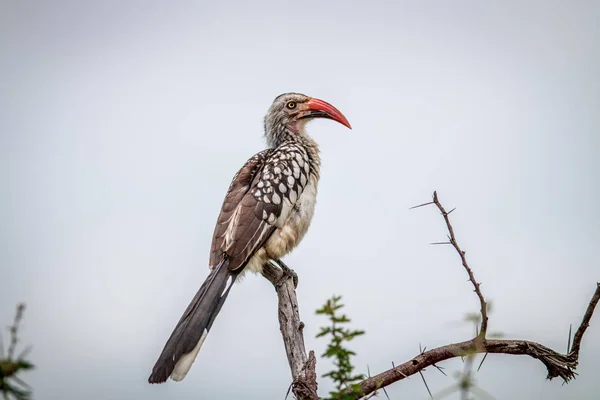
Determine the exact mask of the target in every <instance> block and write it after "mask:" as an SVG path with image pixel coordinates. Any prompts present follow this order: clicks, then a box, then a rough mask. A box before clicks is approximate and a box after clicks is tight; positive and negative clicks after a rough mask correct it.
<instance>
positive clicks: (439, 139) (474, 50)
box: [0, 0, 600, 400]
mask: <svg viewBox="0 0 600 400" xmlns="http://www.w3.org/2000/svg"><path fill="white" fill-rule="evenodd" d="M217 4H218V3H217V2H210V3H209V2H202V1H196V2H185V1H177V2H166V1H141V0H140V1H115V0H111V1H87V2H82V1H75V0H72V1H37V2H35V1H33V2H23V1H17V0H3V1H1V2H0V185H1V186H0V190H1V192H2V195H1V196H0V220H1V221H2V222H1V223H0V269H1V275H0V280H1V291H0V324H2V325H7V324H8V323H10V321H12V318H13V314H14V306H15V305H16V303H17V302H20V301H24V302H26V303H27V307H28V308H27V310H26V314H25V320H24V323H23V326H22V333H21V338H22V340H23V343H22V345H23V346H25V345H27V344H32V345H33V346H34V347H33V351H32V352H31V354H30V357H31V359H32V360H33V361H34V363H35V364H36V369H35V371H33V372H31V373H28V374H26V375H25V380H26V381H27V382H28V383H29V384H31V385H32V386H33V388H34V389H35V397H36V399H39V400H44V399H61V400H64V399H82V398H85V399H93V400H95V399H149V400H152V399H283V398H284V396H285V393H286V390H287V387H288V385H289V383H290V380H291V378H290V372H289V369H288V366H287V360H286V357H285V351H284V348H283V344H282V340H281V336H280V333H279V328H278V323H277V313H276V297H275V292H274V290H273V289H272V288H271V287H270V284H269V283H268V282H267V281H266V280H264V279H263V278H262V277H257V276H248V277H247V278H246V279H245V280H244V281H243V282H242V283H241V284H239V285H237V286H236V287H235V288H234V290H232V292H231V295H230V297H229V299H228V301H227V303H226V305H225V306H224V308H223V310H222V311H221V314H220V315H219V318H218V319H217V321H216V323H215V326H214V327H213V329H212V331H211V334H210V336H209V337H208V339H207V340H206V342H205V345H204V347H203V349H202V351H201V353H200V355H199V356H198V359H197V361H196V363H195V364H194V366H193V368H192V370H191V371H190V373H189V374H188V376H187V377H186V379H185V380H184V381H183V382H181V383H174V382H172V381H170V382H169V383H167V384H166V385H160V386H150V385H149V384H148V383H147V378H148V375H149V373H150V370H151V368H152V365H153V364H154V362H155V360H156V358H157V357H158V355H159V353H160V351H161V350H162V347H163V345H164V343H165V341H166V339H167V338H168V336H169V334H170V333H171V331H172V329H173V327H174V325H175V323H176V322H177V320H178V319H179V317H180V316H181V314H182V312H183V311H184V309H185V307H186V306H187V304H188V302H189V301H190V300H191V298H192V297H193V295H194V294H195V292H196V290H197V289H198V287H199V285H200V284H201V283H202V282H203V280H204V278H205V277H206V275H207V273H208V269H207V262H208V253H209V246H210V240H211V236H212V232H213V227H214V223H215V220H216V217H217V214H218V211H219V208H220V206H221V202H222V200H223V196H224V194H225V191H226V189H227V187H228V185H229V182H230V180H231V178H232V176H233V174H234V173H235V172H236V171H237V169H238V168H239V167H240V166H241V165H242V164H243V163H244V162H245V161H246V159H247V158H248V157H250V156H251V155H252V154H254V153H256V152H258V151H260V150H262V149H263V148H264V146H265V144H264V140H263V137H262V134H263V132H262V118H263V116H264V113H265V112H266V110H267V109H268V107H269V106H270V104H271V102H272V100H273V99H274V98H275V97H276V96H277V95H279V94H280V93H283V92H287V91H296V92H302V93H305V94H308V95H310V96H315V97H319V98H322V99H324V100H326V101H328V102H330V103H332V104H334V105H335V106H337V107H338V108H339V109H340V110H341V111H342V112H343V113H344V114H345V115H346V117H347V118H348V120H349V121H350V122H351V124H352V126H353V128H354V129H353V130H352V131H349V130H347V129H345V128H344V127H343V126H341V125H339V124H336V123H334V122H331V121H323V120H321V121H316V122H313V123H311V124H310V125H309V127H308V130H309V132H310V134H311V135H312V136H313V137H314V138H315V139H316V140H317V141H318V142H319V143H320V144H321V149H322V158H323V167H322V180H321V183H320V192H319V200H318V205H317V210H316V213H315V217H314V220H313V224H312V226H311V229H310V230H309V232H308V234H307V236H306V238H305V239H304V241H303V243H302V244H301V245H300V246H299V247H298V248H297V250H295V252H294V253H293V254H291V255H290V256H288V257H287V259H286V261H287V263H288V265H290V266H291V267H292V268H294V269H295V270H296V271H297V272H298V274H299V278H300V284H299V287H298V299H299V303H300V311H301V316H302V319H303V320H304V321H305V323H306V328H305V331H304V332H305V335H306V346H307V348H308V349H314V350H315V351H316V352H317V354H321V353H322V352H323V350H324V348H325V345H326V341H325V340H323V339H315V338H314V336H315V334H316V333H317V332H318V330H319V327H320V326H322V325H324V324H325V322H326V321H325V319H324V318H323V317H317V316H315V315H314V310H315V309H317V308H318V307H320V306H321V304H322V303H323V302H324V301H325V300H326V299H327V298H328V297H330V296H331V295H333V294H341V295H343V296H344V301H345V303H346V304H347V308H346V311H347V313H348V314H349V315H350V317H351V318H352V321H353V327H355V328H360V329H365V330H366V331H367V334H366V335H365V336H364V337H360V338H358V339H356V340H355V341H354V342H353V343H352V348H353V349H354V350H355V351H356V352H357V354H358V355H357V356H356V357H355V358H354V362H355V364H356V365H357V367H358V369H359V372H364V373H366V370H367V365H368V366H369V368H370V370H371V372H372V373H375V372H380V371H383V370H384V369H387V368H389V367H391V362H392V361H394V362H395V363H396V364H398V363H401V362H403V361H406V360H409V359H410V358H411V357H413V356H415V355H416V354H417V353H418V350H419V343H421V344H422V345H423V346H427V348H433V347H436V346H440V345H443V344H447V343H450V342H453V341H461V340H466V339H469V338H470V337H471V336H472V329H473V328H472V326H471V325H469V324H467V323H464V322H461V321H462V319H463V318H464V315H465V314H466V313H468V312H474V311H477V310H478V302H477V298H476V296H475V295H474V294H473V292H472V287H471V286H470V284H469V283H468V282H467V280H466V278H467V277H466V274H465V272H464V270H463V269H462V267H461V265H460V263H459V259H458V257H457V255H456V253H454V252H453V250H452V249H451V248H449V247H444V246H430V245H429V243H430V242H435V241H440V240H444V238H445V235H446V231H445V227H444V224H443V220H442V218H441V217H440V216H439V214H438V213H437V212H436V210H434V209H433V208H421V209H418V210H411V211H409V207H410V206H413V205H416V204H419V203H423V202H426V201H428V200H429V199H430V196H431V194H432V192H433V190H438V192H439V195H440V199H441V200H442V202H443V203H444V204H445V205H446V207H447V208H448V209H450V208H454V207H457V210H456V211H455V212H454V213H453V214H452V218H453V221H454V226H455V230H456V234H457V237H458V239H459V242H460V244H461V245H462V246H463V248H464V249H465V250H466V251H467V256H468V259H469V261H470V262H471V265H472V267H473V269H474V271H475V274H476V277H477V278H478V279H479V280H480V281H481V282H483V284H482V289H483V290H484V294H485V295H486V296H487V298H488V299H489V300H491V301H492V302H493V306H494V307H493V312H492V314H491V320H490V331H492V332H503V333H504V334H505V337H507V338H515V339H528V340H535V341H539V342H541V343H543V344H544V345H546V346H549V347H552V348H554V349H556V350H560V351H564V350H566V345H567V336H568V332H569V324H574V325H575V326H576V325H577V324H578V323H579V321H580V320H581V317H582V315H583V312H584V310H585V307H586V305H587V303H588V301H589V299H590V297H591V295H592V293H593V291H594V289H595V286H596V285H595V283H596V281H597V280H599V279H600V262H599V259H600V245H599V242H600V211H599V210H600V208H599V207H598V204H599V203H600V161H599V159H598V154H599V152H600V112H599V110H600V75H599V71H600V24H599V23H598V21H600V4H599V3H598V2H597V1H595V2H592V1H589V2H585V1H570V2H566V1H535V2H533V1H530V2H522V1H511V2H509V1H503V2H476V1H472V2H468V1H454V2H399V1H398V2H396V3H392V2H387V3H386V2H375V1H372V2H369V3H368V4H367V2H361V4H360V5H359V4H352V3H351V2H341V1H340V2H332V1H328V2H323V1H320V2H311V1H295V2H286V1H277V2H271V3H266V2H221V3H219V4H218V5H217ZM3 333H4V338H5V341H6V331H4V332H3ZM443 366H444V367H446V371H448V372H450V373H449V374H448V375H449V377H444V376H443V375H442V374H440V373H439V372H437V371H436V370H435V369H428V370H427V371H426V372H425V376H426V378H427V380H428V383H429V386H430V387H431V389H432V391H433V392H434V393H435V392H438V391H440V390H442V389H444V388H446V387H448V386H450V385H452V384H454V383H455V380H454V378H453V377H452V376H453V374H452V372H455V371H459V370H461V369H462V363H461V361H460V359H458V360H453V361H448V362H445V363H444V364H443ZM329 367H330V364H329V363H328V362H326V361H324V360H318V363H317V372H318V373H319V374H323V373H325V372H327V371H328V370H329ZM599 370H600V317H599V316H598V315H596V316H595V317H594V319H593V320H592V325H591V328H590V329H589V331H588V334H587V335H586V336H585V338H584V341H583V345H582V348H581V358H580V364H579V368H578V369H577V372H578V373H579V376H578V378H577V380H576V381H574V382H572V383H570V384H569V385H564V386H562V385H561V382H560V381H558V380H555V381H551V382H548V381H547V380H546V379H545V377H546V372H545V368H544V366H543V365H542V364H541V363H540V362H538V361H536V360H534V359H531V358H528V357H514V356H500V355H496V356H489V357H488V358H487V360H486V362H485V364H484V366H483V368H482V370H481V372H480V373H478V374H477V384H478V385H479V386H480V387H482V388H484V389H485V390H486V391H488V392H489V393H491V394H493V395H494V396H495V398H496V399H517V400H520V399H533V398H543V399H593V398H597V393H598V392H599V391H600V380H599V379H598V371H599ZM330 388H331V384H330V383H329V381H328V380H326V379H321V380H320V382H319V390H320V394H321V395H325V394H327V392H328V391H329V389H330ZM388 393H389V395H390V397H391V398H392V399H400V398H404V399H426V398H427V392H426V389H425V387H424V386H423V383H422V381H421V379H420V377H418V376H417V377H412V378H411V379H409V380H408V381H405V382H402V383H399V384H396V385H393V386H392V387H390V388H389V389H388ZM594 393H596V395H594ZM449 398H458V395H455V396H451V397H449Z"/></svg>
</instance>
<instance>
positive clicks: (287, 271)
mask: <svg viewBox="0 0 600 400" xmlns="http://www.w3.org/2000/svg"><path fill="white" fill-rule="evenodd" d="M276 262H277V265H279V268H281V271H282V272H283V275H282V276H281V278H280V279H279V281H278V282H277V286H280V285H282V284H283V282H285V281H286V279H288V278H292V281H293V282H294V289H296V288H297V287H298V274H297V273H296V272H294V270H293V269H291V268H290V267H288V266H287V265H285V263H284V262H283V261H281V260H277V261H276Z"/></svg>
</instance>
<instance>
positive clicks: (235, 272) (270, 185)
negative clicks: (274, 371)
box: [148, 93, 352, 384]
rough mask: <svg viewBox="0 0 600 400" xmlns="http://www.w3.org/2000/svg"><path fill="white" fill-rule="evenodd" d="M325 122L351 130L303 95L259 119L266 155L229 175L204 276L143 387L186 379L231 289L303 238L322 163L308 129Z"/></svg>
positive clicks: (285, 97) (335, 113)
mask: <svg viewBox="0 0 600 400" xmlns="http://www.w3.org/2000/svg"><path fill="white" fill-rule="evenodd" d="M317 118H326V119H330V120H333V121H336V122H338V123H340V124H342V125H344V126H346V127H347V128H349V129H352V127H351V125H350V123H349V122H348V120H347V119H346V117H345V116H344V115H343V114H342V113H341V112H340V111H339V110H338V109H337V108H335V107H334V106H332V105H331V104H329V103H327V102H325V101H323V100H320V99H317V98H314V97H309V96H307V95H304V94H301V93H284V94H281V95H279V96H277V97H276V98H275V100H274V101H273V103H272V105H271V106H270V108H269V110H268V111H267V113H266V115H265V118H264V135H265V139H266V143H267V148H266V149H265V150H263V151H261V152H259V153H257V154H255V155H254V156H252V157H250V159H249V160H248V161H246V163H245V164H244V166H243V167H242V168H240V169H239V171H238V172H237V173H236V174H235V175H234V177H233V179H232V181H231V184H230V186H229V188H228V190H227V193H226V195H225V199H224V200H223V204H222V207H221V211H220V213H219V216H218V218H217V222H216V225H215V229H214V234H213V238H212V245H211V247H210V256H209V274H208V276H207V278H206V280H205V281H204V283H203V284H202V285H201V286H200V289H199V290H198V292H197V293H196V295H195V296H194V298H193V299H192V301H191V302H190V304H189V306H188V307H187V309H186V310H185V312H184V313H183V315H182V316H181V318H180V319H179V322H178V323H177V325H176V326H175V329H174V330H173V332H172V334H171V336H170V337H169V339H168V340H167V342H166V344H165V346H164V348H163V350H162V353H161V354H160V356H159V357H158V360H157V361H156V363H155V365H154V367H153V368H152V373H151V374H150V377H149V378H148V382H149V383H151V384H154V383H164V382H166V381H167V379H168V378H169V377H170V378H171V379H172V380H174V381H176V382H178V381H181V380H183V379H184V378H185V376H186V375H187V373H188V372H189V370H190V368H191V367H192V364H193V363H194V361H195V359H196V357H197V355H198V352H199V351H200V348H201V347H202V344H203V343H204V340H205V339H206V336H207V335H208V332H209V331H210V329H211V327H212V325H213V323H214V321H215V318H216V317H217V314H218V313H219V311H220V310H221V307H222V306H223V303H224V302H225V300H226V299H227V296H228V295H229V292H230V290H231V288H232V285H233V283H234V282H235V281H236V279H239V278H240V277H241V276H242V275H243V274H245V273H246V272H247V271H252V272H255V273H260V272H261V271H262V269H263V266H264V265H265V264H266V263H267V262H271V263H273V262H275V263H277V262H278V261H279V263H277V264H276V265H278V266H279V267H280V268H281V269H282V270H283V271H284V273H287V274H289V273H293V271H291V270H289V269H288V268H287V266H285V264H284V263H283V262H281V261H280V259H281V258H282V257H283V256H285V255H286V254H288V253H289V252H290V251H292V250H293V249H294V248H295V247H296V246H297V245H298V243H300V241H301V240H302V238H303V237H304V235H305V233H306V232H307V230H308V228H309V226H310V223H311V220H312V217H313V213H314V210H315V202H316V197H317V186H318V183H319V179H320V166H321V158H320V155H319V146H318V144H317V142H316V141H315V140H314V139H312V138H311V137H310V136H309V135H308V134H307V133H306V129H305V127H306V123H307V122H309V121H311V120H314V119H317Z"/></svg>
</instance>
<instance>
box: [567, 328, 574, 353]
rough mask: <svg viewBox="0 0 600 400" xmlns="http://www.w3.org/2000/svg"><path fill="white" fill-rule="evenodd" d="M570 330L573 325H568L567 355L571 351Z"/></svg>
mask: <svg viewBox="0 0 600 400" xmlns="http://www.w3.org/2000/svg"><path fill="white" fill-rule="evenodd" d="M571 329H573V324H569V341H568V342H567V354H569V352H570V351H571Z"/></svg>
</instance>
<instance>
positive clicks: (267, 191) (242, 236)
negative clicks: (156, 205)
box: [210, 145, 310, 270]
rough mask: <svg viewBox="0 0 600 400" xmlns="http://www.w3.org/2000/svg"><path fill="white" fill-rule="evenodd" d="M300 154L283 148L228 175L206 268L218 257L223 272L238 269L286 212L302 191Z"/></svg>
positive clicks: (305, 172)
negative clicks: (225, 261) (225, 262)
mask: <svg viewBox="0 0 600 400" xmlns="http://www.w3.org/2000/svg"><path fill="white" fill-rule="evenodd" d="M309 172H310V166H309V163H308V158H307V156H306V152H305V151H304V150H303V149H302V148H301V147H299V146H294V145H288V146H283V147H279V148H277V149H269V150H265V151H262V152H260V153H258V154H256V155H254V156H253V157H252V158H250V160H248V161H247V162H246V164H245V165H244V166H243V167H242V168H241V169H240V170H239V171H238V173H237V174H236V175H235V176H234V178H233V181H232V182H231V185H230V187H229V190H228V191H227V194H226V196H225V200H224V201H223V206H222V208H221V213H220V214H219V217H218V219H217V224H216V226H215V231H214V235H213V242H212V247H211V255H210V266H211V268H212V266H214V265H217V264H218V263H219V262H220V261H221V260H222V258H223V253H226V254H227V257H228V259H229V269H230V270H236V269H239V268H243V267H244V266H245V265H246V263H247V262H248V260H250V258H251V257H252V256H253V255H254V253H255V252H256V251H257V250H258V249H259V248H260V247H261V246H263V245H264V243H265V242H266V241H267V239H268V238H269V237H270V236H271V234H272V233H273V231H274V230H275V229H276V228H277V227H281V226H282V225H283V223H284V222H285V221H286V220H287V218H288V217H289V215H290V214H291V212H292V209H293V207H294V205H295V204H296V202H297V200H298V198H299V197H300V195H301V194H302V191H303V189H304V187H305V186H306V183H307V180H308V176H309Z"/></svg>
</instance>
